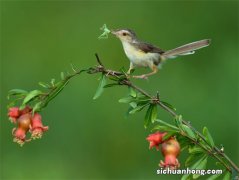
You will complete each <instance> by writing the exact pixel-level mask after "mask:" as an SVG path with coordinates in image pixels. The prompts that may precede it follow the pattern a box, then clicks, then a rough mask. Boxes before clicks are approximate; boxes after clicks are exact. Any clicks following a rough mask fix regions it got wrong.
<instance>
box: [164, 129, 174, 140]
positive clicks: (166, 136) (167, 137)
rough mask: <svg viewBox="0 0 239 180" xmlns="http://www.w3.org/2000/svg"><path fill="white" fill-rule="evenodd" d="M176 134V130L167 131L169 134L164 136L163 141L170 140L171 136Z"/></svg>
mask: <svg viewBox="0 0 239 180" xmlns="http://www.w3.org/2000/svg"><path fill="white" fill-rule="evenodd" d="M175 134H177V132H175V131H169V132H167V134H166V135H165V136H163V141H166V140H168V139H169V138H170V137H172V136H174V135H175Z"/></svg>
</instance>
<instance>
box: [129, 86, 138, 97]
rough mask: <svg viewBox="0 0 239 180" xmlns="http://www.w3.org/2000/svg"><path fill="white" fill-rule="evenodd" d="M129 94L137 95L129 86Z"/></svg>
mask: <svg viewBox="0 0 239 180" xmlns="http://www.w3.org/2000/svg"><path fill="white" fill-rule="evenodd" d="M129 94H130V96H132V97H136V96H137V92H136V91H135V90H134V89H133V88H131V87H129Z"/></svg>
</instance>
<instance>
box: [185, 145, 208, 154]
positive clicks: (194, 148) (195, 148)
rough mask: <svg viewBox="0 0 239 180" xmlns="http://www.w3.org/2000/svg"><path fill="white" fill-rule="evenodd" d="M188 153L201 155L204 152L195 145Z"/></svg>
mask: <svg viewBox="0 0 239 180" xmlns="http://www.w3.org/2000/svg"><path fill="white" fill-rule="evenodd" d="M188 152H189V153H190V154H202V153H204V152H205V151H204V150H203V149H202V148H201V147H199V146H196V145H195V146H192V147H189V149H188Z"/></svg>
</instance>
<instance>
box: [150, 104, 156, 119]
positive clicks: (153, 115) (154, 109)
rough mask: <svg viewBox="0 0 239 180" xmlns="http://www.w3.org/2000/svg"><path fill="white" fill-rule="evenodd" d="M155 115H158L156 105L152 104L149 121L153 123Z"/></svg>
mask: <svg viewBox="0 0 239 180" xmlns="http://www.w3.org/2000/svg"><path fill="white" fill-rule="evenodd" d="M157 117H158V106H157V105H156V104H154V105H153V108H152V114H151V122H152V123H154V121H155V120H156V119H157Z"/></svg>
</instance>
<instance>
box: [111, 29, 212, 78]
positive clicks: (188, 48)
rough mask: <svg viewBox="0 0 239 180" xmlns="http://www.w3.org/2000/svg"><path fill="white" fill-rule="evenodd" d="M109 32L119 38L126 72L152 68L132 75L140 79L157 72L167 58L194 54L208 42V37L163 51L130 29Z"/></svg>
mask: <svg viewBox="0 0 239 180" xmlns="http://www.w3.org/2000/svg"><path fill="white" fill-rule="evenodd" d="M111 33H112V34H113V35H115V36H116V37H117V38H119V39H120V41H121V42H122V44H123V48H124V52H125V54H126V56H127V57H128V58H129V60H130V68H129V70H128V72H127V74H130V73H131V71H132V70H133V69H134V68H135V67H149V68H150V69H151V70H152V72H150V73H148V74H143V75H139V76H133V77H134V78H141V79H147V78H148V77H149V76H151V75H153V74H155V73H157V72H158V69H159V68H160V67H161V65H162V63H163V62H165V61H166V60H167V59H172V58H175V57H177V56H182V55H190V54H194V52H195V50H197V49H200V48H203V47H206V46H208V45H209V44H210V39H204V40H200V41H196V42H192V43H189V44H185V45H183V46H180V47H177V48H175V49H172V50H168V51H164V50H162V49H160V48H158V47H156V46H154V45H152V44H149V43H146V42H143V41H140V40H138V39H137V36H136V34H135V32H134V31H132V30H130V29H117V30H111Z"/></svg>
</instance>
